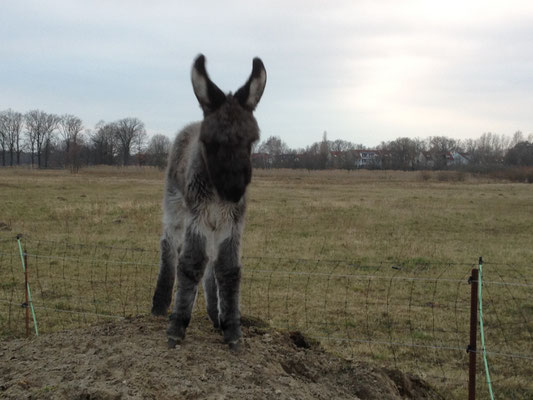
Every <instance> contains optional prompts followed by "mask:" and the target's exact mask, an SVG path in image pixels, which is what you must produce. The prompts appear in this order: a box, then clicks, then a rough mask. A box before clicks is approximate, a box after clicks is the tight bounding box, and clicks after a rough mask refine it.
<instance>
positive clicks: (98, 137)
mask: <svg viewBox="0 0 533 400" xmlns="http://www.w3.org/2000/svg"><path fill="white" fill-rule="evenodd" d="M116 129H117V128H116V125H115V123H113V122H111V123H105V122H104V121H99V122H98V123H97V124H96V126H95V128H94V133H93V135H92V136H91V144H92V146H91V147H92V150H91V153H92V154H93V162H94V163H95V164H107V165H112V164H113V163H114V160H115V158H116V155H117V147H118V146H117V138H116Z"/></svg>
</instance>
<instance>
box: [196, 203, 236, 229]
mask: <svg viewBox="0 0 533 400" xmlns="http://www.w3.org/2000/svg"><path fill="white" fill-rule="evenodd" d="M197 221H198V222H199V223H200V225H201V226H202V227H203V228H204V229H205V230H207V231H211V232H219V231H225V230H228V229H231V226H232V224H233V223H234V221H235V206H233V205H232V204H226V203H222V202H209V203H206V204H204V205H203V206H201V207H199V208H198V209H197Z"/></svg>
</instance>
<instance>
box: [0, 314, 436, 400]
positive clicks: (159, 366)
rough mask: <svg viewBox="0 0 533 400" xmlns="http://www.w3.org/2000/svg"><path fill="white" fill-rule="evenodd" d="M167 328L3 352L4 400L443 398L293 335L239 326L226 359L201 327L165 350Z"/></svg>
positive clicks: (92, 334)
mask: <svg viewBox="0 0 533 400" xmlns="http://www.w3.org/2000/svg"><path fill="white" fill-rule="evenodd" d="M166 325H167V321H165V320H164V319H157V318H153V317H137V318H134V319H128V320H120V321H118V322H112V323H106V324H103V325H98V326H93V327H89V328H87V329H79V330H74V331H67V332H59V333H54V334H48V335H42V336H40V337H38V338H34V339H32V340H29V341H28V340H24V339H17V340H10V341H7V342H3V343H1V344H0V397H1V398H8V399H22V398H32V399H34V398H37V399H91V400H94V399H328V400H331V399H380V400H383V399H442V397H441V396H440V395H438V394H437V393H436V392H435V391H434V390H433V389H431V388H430V387H429V386H428V385H427V384H426V383H424V382H423V381H421V380H420V379H418V378H416V377H413V376H410V375H407V374H404V373H401V372H399V371H388V370H384V369H381V368H377V367H375V366H372V365H369V364H366V363H357V362H356V363H354V362H349V361H346V360H343V359H340V358H338V357H335V356H333V355H331V354H329V353H327V352H325V351H323V350H322V349H321V348H320V346H319V345H318V344H317V343H315V342H313V341H310V340H308V339H307V338H305V336H303V335H302V334H300V333H297V332H292V333H291V332H280V331H276V330H273V329H270V328H268V327H266V326H265V325H264V324H262V323H261V322H260V321H251V320H243V334H244V346H243V350H242V352H241V353H239V354H233V353H231V352H230V351H229V350H228V348H227V346H226V345H224V344H223V343H222V338H221V336H220V335H219V334H218V333H217V332H215V331H214V330H213V329H211V327H210V324H209V322H208V321H207V320H206V319H204V318H199V317H197V318H194V319H193V321H192V322H191V326H190V328H189V330H188V332H187V338H186V340H185V342H184V343H183V345H181V346H177V347H176V349H173V350H168V349H167V345H166V337H165V329H166Z"/></svg>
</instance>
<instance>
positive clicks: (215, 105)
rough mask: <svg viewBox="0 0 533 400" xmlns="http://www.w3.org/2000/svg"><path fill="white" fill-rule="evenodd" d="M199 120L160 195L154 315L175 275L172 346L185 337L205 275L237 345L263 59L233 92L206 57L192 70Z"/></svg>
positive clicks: (210, 302)
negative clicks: (213, 75)
mask: <svg viewBox="0 0 533 400" xmlns="http://www.w3.org/2000/svg"><path fill="white" fill-rule="evenodd" d="M191 79H192V86H193V89H194V94H195V95H196V98H197V99H198V101H199V103H200V106H201V108H202V110H203V112H204V119H203V121H202V122H198V123H194V124H191V125H189V126H187V127H185V128H184V129H183V130H182V131H181V132H180V133H179V134H178V135H177V137H176V140H175V141H174V145H173V147H172V150H171V152H170V155H169V160H168V167H167V173H166V187H165V193H164V200H163V235H162V238H161V268H160V271H159V276H158V279H157V287H156V290H155V293H154V298H153V305H152V314H154V315H166V314H167V312H168V307H169V306H170V303H171V300H172V289H173V286H174V280H175V277H176V274H177V277H178V284H177V292H176V299H175V305H174V312H173V313H172V314H171V316H170V325H169V327H168V329H167V335H168V346H169V348H173V347H175V346H176V344H177V343H180V342H181V341H182V340H183V339H184V337H185V330H186V328H187V326H188V324H189V321H190V319H191V312H192V307H193V303H194V301H195V298H196V294H197V290H198V283H199V282H200V280H202V277H203V281H202V283H203V287H204V292H205V297H206V303H207V313H208V315H209V318H210V319H211V321H212V322H213V325H214V326H215V328H217V329H218V328H220V329H221V330H222V332H223V334H224V341H225V342H226V343H228V344H229V347H230V348H231V349H238V348H239V347H240V341H241V337H242V333H241V326H240V310H239V307H240V305H239V299H240V279H241V265H240V247H241V235H242V231H243V224H244V213H245V209H246V187H247V186H248V184H249V183H250V179H251V175H252V165H251V159H250V158H251V150H252V144H253V143H254V142H255V141H257V140H258V139H259V128H258V126H257V121H256V120H255V118H254V116H253V111H254V109H255V107H256V106H257V104H258V103H259V100H260V99H261V95H262V94H263V90H264V88H265V84H266V71H265V67H264V65H263V62H262V61H261V60H260V59H259V58H254V60H253V69H252V74H251V76H250V78H249V79H248V81H247V82H246V83H245V84H244V86H243V87H241V88H240V89H239V90H237V92H236V93H235V94H231V93H229V94H228V95H225V94H224V93H223V92H222V91H221V90H220V89H219V88H218V87H217V86H216V85H215V84H214V83H213V82H212V81H211V79H209V76H208V75H207V72H206V69H205V57H204V56H203V55H200V56H198V58H196V60H195V62H194V64H193V67H192V71H191Z"/></svg>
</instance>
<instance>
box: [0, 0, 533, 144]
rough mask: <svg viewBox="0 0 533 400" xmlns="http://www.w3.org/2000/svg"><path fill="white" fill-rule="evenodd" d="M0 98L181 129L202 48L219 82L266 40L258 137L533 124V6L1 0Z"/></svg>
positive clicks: (244, 65)
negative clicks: (133, 118) (264, 84)
mask: <svg viewBox="0 0 533 400" xmlns="http://www.w3.org/2000/svg"><path fill="white" fill-rule="evenodd" d="M0 34H2V37H3V38H5V40H3V42H2V44H1V46H0V57H1V58H2V60H3V62H2V64H1V65H0V74H1V76H2V77H3V79H2V80H1V81H0V108H8V107H12V108H15V109H19V110H20V111H26V110H28V109H31V108H36V107H39V108H42V109H45V110H47V111H50V112H57V113H64V112H70V113H75V114H77V115H79V116H80V117H81V118H82V119H84V121H85V122H86V124H87V125H89V126H91V124H94V123H96V122H97V121H98V120H99V119H106V120H113V119H118V118H122V117H125V116H137V117H139V118H141V119H142V120H143V121H144V122H145V124H146V125H147V127H149V128H150V129H152V130H153V131H159V132H164V133H167V134H169V135H171V134H172V133H173V132H174V131H175V130H176V129H178V128H179V127H180V126H183V125H185V124H186V123H187V122H188V121H190V120H194V119H198V118H200V117H201V113H200V110H199V108H198V106H197V104H196V103H195V99H194V96H193V94H192V91H191V87H190V82H189V71H190V65H191V63H192V60H193V58H194V56H196V54H197V53H198V52H203V53H204V54H206V56H207V60H208V64H207V68H208V70H209V72H210V74H211V76H212V78H213V80H214V81H215V82H217V84H218V85H219V86H220V87H221V88H223V89H224V90H227V91H229V90H236V89H237V88H238V87H239V86H240V85H241V84H242V83H244V81H245V79H246V78H247V76H248V75H249V73H250V69H251V59H252V57H254V56H256V55H259V56H261V57H262V59H263V61H264V62H265V65H266V68H267V71H268V83H267V88H266V91H265V95H264V97H263V99H262V102H261V104H260V106H259V108H258V111H257V118H258V120H259V122H260V125H261V126H262V131H263V136H269V135H271V134H272V135H274V134H275V135H279V136H281V137H282V138H283V139H284V140H285V141H286V142H287V143H288V144H289V145H290V146H292V147H301V146H305V145H306V144H310V143H311V142H312V141H315V140H320V139H321V136H322V132H323V131H324V130H327V131H328V133H329V136H330V138H332V139H334V138H342V139H346V140H352V141H355V142H359V143H365V144H368V145H373V144H377V143H379V142H380V141H381V140H391V139H394V138H395V137H397V136H400V135H402V136H427V135H436V134H439V135H441V134H442V135H450V136H454V137H457V138H460V137H466V136H469V137H473V136H477V135H479V134H481V133H483V132H484V131H489V130H491V131H496V132H498V133H512V132H513V131H514V130H516V129H522V130H524V131H525V132H529V131H533V116H532V115H531V113H530V111H529V110H530V109H531V107H532V106H533V77H532V75H531V73H530V71H531V70H532V67H533V53H532V52H531V51H530V50H531V49H530V47H531V45H530V44H531V42H532V39H533V5H530V3H528V2H519V1H508V2H506V3H505V4H503V3H500V2H492V1H488V2H487V1H483V2H482V1H469V2H466V3H465V2H460V1H451V2H445V3H443V2H440V3H439V2H427V1H406V2H403V1H402V2H398V1H357V2H353V1H341V2H335V3H324V2H321V1H307V2H303V1H295V2H290V3H287V2H283V3H282V2H274V3H272V2H266V1H254V2H253V3H251V2H245V1H238V2H229V3H227V2H214V1H200V2H194V3H185V4H179V3H176V2H172V1H157V2H152V3H146V2H144V1H114V2H104V1H96V2H82V1H66V0H65V1H50V2H39V1H24V0H22V1H18V2H16V3H15V2H9V3H6V4H4V5H3V12H2V16H0Z"/></svg>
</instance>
